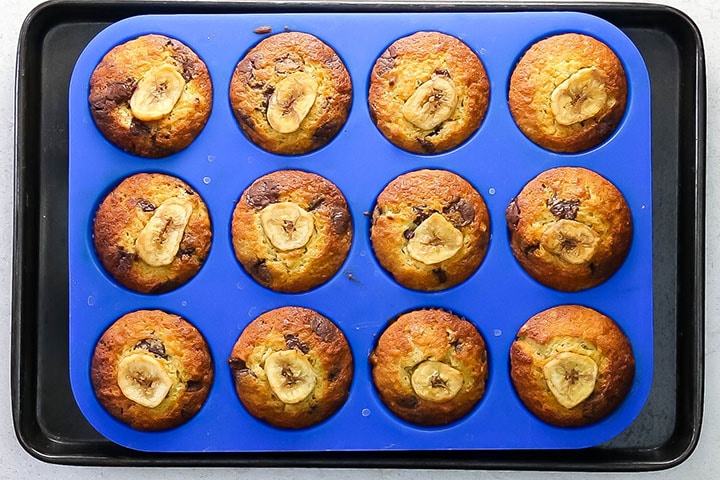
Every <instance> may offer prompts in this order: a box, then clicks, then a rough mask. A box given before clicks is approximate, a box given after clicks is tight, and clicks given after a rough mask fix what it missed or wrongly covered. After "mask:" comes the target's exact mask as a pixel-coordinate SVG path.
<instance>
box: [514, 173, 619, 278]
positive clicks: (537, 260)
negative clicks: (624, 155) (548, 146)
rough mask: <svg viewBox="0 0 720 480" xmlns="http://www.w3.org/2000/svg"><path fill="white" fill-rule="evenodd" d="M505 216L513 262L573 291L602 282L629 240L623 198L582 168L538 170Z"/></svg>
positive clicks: (609, 273) (609, 274)
mask: <svg viewBox="0 0 720 480" xmlns="http://www.w3.org/2000/svg"><path fill="white" fill-rule="evenodd" d="M505 215H506V220H507V226H508V231H509V235H510V246H511V249H512V252H513V255H514V256H515V258H516V259H517V261H518V262H519V263H520V265H521V266H522V267H523V269H524V270H525V271H526V272H527V273H528V274H529V275H530V276H531V277H532V278H534V279H535V280H537V281H538V282H540V283H541V284H543V285H545V286H548V287H550V288H554V289H556V290H562V291H569V292H573V291H579V290H584V289H588V288H591V287H594V286H597V285H599V284H601V283H603V282H605V281H606V280H607V279H608V278H610V277H611V276H612V275H613V274H614V273H615V272H616V271H617V270H618V269H619V268H620V266H621V265H622V264H623V262H624V261H625V258H626V257H627V254H628V251H629V250H630V245H631V243H632V237H633V224H632V215H631V212H630V208H629V207H628V204H627V202H626V201H625V197H623V195H622V193H621V192H620V191H619V190H618V189H617V188H616V187H615V185H613V184H612V183H611V182H610V181H608V180H607V179H605V178H604V177H602V176H601V175H599V174H597V173H595V172H593V171H592V170H588V169H585V168H576V167H559V168H554V169H550V170H546V171H545V172H542V173H541V174H540V175H538V176H537V177H535V178H534V179H532V180H531V181H530V182H528V183H527V184H526V185H525V186H524V187H523V189H522V190H521V191H520V193H519V194H518V195H517V197H515V198H514V199H512V200H511V202H510V204H509V205H508V207H507V210H506V214H505Z"/></svg>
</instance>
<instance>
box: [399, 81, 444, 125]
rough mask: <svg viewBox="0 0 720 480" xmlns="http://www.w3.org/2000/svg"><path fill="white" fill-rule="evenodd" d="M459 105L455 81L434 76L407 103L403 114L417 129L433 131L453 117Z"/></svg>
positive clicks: (403, 108)
mask: <svg viewBox="0 0 720 480" xmlns="http://www.w3.org/2000/svg"><path fill="white" fill-rule="evenodd" d="M457 104H458V96H457V91H456V90H455V84H454V83H453V81H452V80H451V79H450V78H449V77H446V76H444V75H433V76H432V78H430V80H428V81H427V82H425V83H423V84H422V85H420V86H419V87H418V88H417V89H416V90H415V91H414V92H413V94H412V95H410V98H408V99H407V100H406V101H405V104H404V105H403V107H402V114H403V117H405V119H406V120H407V121H408V122H410V123H412V124H413V125H415V126H416V127H418V128H420V129H422V130H432V129H433V128H435V127H437V126H438V125H440V124H441V123H442V122H444V121H445V120H447V119H448V118H450V117H451V116H452V114H453V112H454V111H455V108H456V107H457Z"/></svg>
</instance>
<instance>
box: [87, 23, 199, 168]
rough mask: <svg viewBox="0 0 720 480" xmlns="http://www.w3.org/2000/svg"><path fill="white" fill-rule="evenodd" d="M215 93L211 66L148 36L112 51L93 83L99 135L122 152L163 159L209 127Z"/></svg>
mask: <svg viewBox="0 0 720 480" xmlns="http://www.w3.org/2000/svg"><path fill="white" fill-rule="evenodd" d="M212 98H213V88H212V82H211V80H210V74H209V73H208V69H207V66H206V65H205V63H204V62H203V61H202V60H201V59H200V58H199V57H198V55H197V54H196V53H195V52H194V51H193V50H192V49H190V48H189V47H188V46H186V45H185V44H183V43H182V42H180V41H179V40H176V39H173V38H169V37H166V36H164V35H155V34H151V35H144V36H141V37H138V38H136V39H133V40H130V41H128V42H126V43H123V44H121V45H118V46H116V47H114V48H113V49H112V50H110V51H109V52H108V53H107V54H106V55H105V56H104V57H103V59H102V60H101V61H100V63H99V64H98V66H97V67H96V68H95V70H94V71H93V73H92V76H91V78H90V93H89V98H88V100H89V103H90V112H91V114H92V117H93V120H94V121H95V124H96V125H97V127H98V129H99V130H100V132H101V133H102V134H103V135H104V136H105V138H107V139H108V140H109V141H110V142H111V143H113V144H115V145H116V146H118V147H119V148H121V149H123V150H125V151H127V152H129V153H132V154H134V155H139V156H142V157H149V158H160V157H166V156H168V155H171V154H173V153H176V152H179V151H180V150H182V149H184V148H186V147H187V146H188V145H190V144H191V143H192V142H193V140H195V138H196V137H197V136H198V135H199V134H200V132H201V131H202V130H203V128H204V127H205V124H206V123H207V120H208V117H209V116H210V112H211V109H212Z"/></svg>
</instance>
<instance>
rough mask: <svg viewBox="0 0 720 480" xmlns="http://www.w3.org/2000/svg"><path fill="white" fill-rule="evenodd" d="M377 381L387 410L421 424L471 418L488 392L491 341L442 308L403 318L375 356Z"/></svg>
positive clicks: (389, 330)
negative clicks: (486, 391) (466, 416)
mask: <svg viewBox="0 0 720 480" xmlns="http://www.w3.org/2000/svg"><path fill="white" fill-rule="evenodd" d="M370 364H371V365H372V369H373V370H372V374H373V381H374V382H375V386H376V387H377V390H378V393H379V394H380V397H381V398H382V400H383V402H384V403H385V405H387V407H388V408H389V409H390V410H391V411H393V412H394V413H395V414H396V415H398V416H399V417H400V418H403V419H405V420H407V421H409V422H412V423H416V424H419V425H443V424H447V423H450V422H453V421H455V420H457V419H459V418H462V417H463V416H465V415H466V414H467V413H468V412H469V411H470V410H471V409H472V408H473V407H474V406H475V404H476V403H477V402H478V400H479V399H480V398H481V397H482V396H483V394H484V393H485V382H486V380H487V376H488V364H487V351H486V348H485V341H484V339H483V337H482V335H481V334H480V333H479V332H478V330H477V328H475V326H474V325H473V324H472V323H470V322H469V321H467V320H465V319H462V318H460V317H458V316H457V315H455V314H452V313H450V312H447V311H444V310H440V309H423V310H415V311H412V312H408V313H405V314H403V315H400V316H399V317H398V318H397V320H395V321H393V322H392V323H390V325H388V327H387V328H386V329H385V331H384V332H383V333H382V334H381V336H380V338H379V339H378V343H377V346H376V348H375V349H374V350H373V352H372V353H371V355H370Z"/></svg>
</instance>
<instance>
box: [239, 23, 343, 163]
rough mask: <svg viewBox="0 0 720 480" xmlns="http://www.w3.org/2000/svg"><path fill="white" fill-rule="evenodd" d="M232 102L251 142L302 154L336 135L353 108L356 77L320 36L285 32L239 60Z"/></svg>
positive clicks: (258, 46) (264, 147)
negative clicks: (354, 80) (353, 77)
mask: <svg viewBox="0 0 720 480" xmlns="http://www.w3.org/2000/svg"><path fill="white" fill-rule="evenodd" d="M230 103H231V106H232V110H233V113H234V115H235V118H236V120H237V122H238V124H239V125H240V128H241V129H242V131H243V133H244V134H245V136H246V137H247V138H248V139H250V141H252V142H253V143H255V144H256V145H257V146H259V147H260V148H262V149H264V150H267V151H269V152H272V153H277V154H281V155H299V154H304V153H309V152H312V151H314V150H317V149H318V148H320V147H322V146H324V145H326V144H327V143H328V142H330V141H331V140H332V139H333V138H334V137H335V136H336V135H337V134H338V132H339V131H340V129H341V128H342V127H343V125H344V124H345V121H346V120H347V116H348V113H349V111H350V105H351V103H352V82H351V80H350V75H349V74H348V72H347V69H346V68H345V64H344V63H343V62H342V60H341V59H340V57H339V56H338V55H337V53H335V51H334V50H333V49H332V48H330V47H329V46H328V45H326V44H325V43H324V42H323V41H322V40H320V39H319V38H317V37H315V36H313V35H310V34H308V33H302V32H283V33H278V34H275V35H272V36H269V37H267V38H265V39H264V40H262V41H261V42H260V43H258V44H257V45H256V46H254V47H253V48H251V49H250V50H249V51H248V52H247V54H246V55H245V56H244V57H243V58H242V59H241V60H240V62H238V64H237V66H236V68H235V71H234V73H233V75H232V79H231V81H230Z"/></svg>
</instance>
